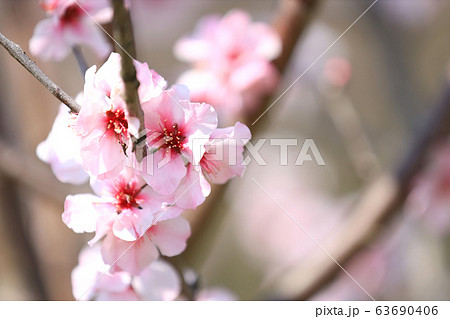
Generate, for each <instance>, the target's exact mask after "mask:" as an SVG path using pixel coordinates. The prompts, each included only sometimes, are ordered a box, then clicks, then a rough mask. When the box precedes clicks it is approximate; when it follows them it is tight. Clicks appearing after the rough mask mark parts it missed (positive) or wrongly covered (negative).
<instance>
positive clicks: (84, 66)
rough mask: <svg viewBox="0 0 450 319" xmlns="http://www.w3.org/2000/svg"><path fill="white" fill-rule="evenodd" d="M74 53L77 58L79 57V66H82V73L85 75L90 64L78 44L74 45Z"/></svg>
mask: <svg viewBox="0 0 450 319" xmlns="http://www.w3.org/2000/svg"><path fill="white" fill-rule="evenodd" d="M72 52H73V55H74V56H75V59H77V63H78V67H79V68H80V72H81V75H82V76H83V77H84V75H85V74H86V71H87V69H88V65H87V63H86V59H85V58H84V56H83V53H82V52H81V49H80V47H79V46H78V45H74V46H73V47H72Z"/></svg>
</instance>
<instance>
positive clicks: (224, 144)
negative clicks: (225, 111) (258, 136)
mask: <svg viewBox="0 0 450 319" xmlns="http://www.w3.org/2000/svg"><path fill="white" fill-rule="evenodd" d="M250 138H251V133H250V130H249V129H248V127H247V126H246V125H244V124H242V123H240V122H237V123H236V124H235V125H234V126H230V127H227V128H218V129H216V130H214V132H213V133H212V134H211V138H210V140H209V141H208V142H207V143H206V145H205V153H204V154H203V157H202V159H201V160H200V167H201V170H202V172H203V174H204V175H205V176H206V177H207V179H208V180H209V181H211V182H212V183H214V184H224V183H226V182H227V181H229V180H230V179H231V178H233V177H236V176H242V174H243V173H244V170H245V164H244V154H243V153H244V145H245V144H246V143H247V142H248V141H249V140H250Z"/></svg>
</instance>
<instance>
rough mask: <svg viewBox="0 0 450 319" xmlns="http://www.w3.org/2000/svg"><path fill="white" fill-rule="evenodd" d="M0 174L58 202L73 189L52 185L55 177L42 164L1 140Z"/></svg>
mask: <svg viewBox="0 0 450 319" xmlns="http://www.w3.org/2000/svg"><path fill="white" fill-rule="evenodd" d="M0 174H2V175H4V176H8V177H9V178H11V179H14V180H15V181H18V182H20V183H21V184H22V185H24V186H26V187H28V188H30V189H32V190H33V191H35V192H36V193H39V194H43V195H45V196H47V197H49V198H51V199H53V200H55V201H58V202H62V201H64V199H65V197H66V195H67V194H69V193H71V192H72V191H73V190H71V189H69V188H68V187H67V186H66V185H62V184H61V185H58V186H57V187H54V186H53V185H55V178H54V176H53V175H51V174H49V172H48V169H46V168H45V167H44V164H41V163H39V162H37V161H34V160H32V159H31V158H29V157H28V156H27V155H25V154H23V153H21V152H19V151H17V150H16V149H14V148H13V147H10V146H8V145H7V144H6V143H4V142H3V141H1V140H0Z"/></svg>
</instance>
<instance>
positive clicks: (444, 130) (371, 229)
mask: <svg viewBox="0 0 450 319" xmlns="http://www.w3.org/2000/svg"><path fill="white" fill-rule="evenodd" d="M425 124H426V125H425V126H424V127H423V129H422V130H421V131H420V132H419V134H418V135H417V137H416V138H415V139H414V140H413V142H412V145H411V148H410V150H409V151H408V152H407V153H406V154H405V157H404V159H403V160H402V161H401V163H400V165H399V168H398V169H397V170H396V171H395V172H394V173H392V174H388V175H385V176H382V177H380V178H379V179H378V180H376V181H375V182H374V183H372V184H371V185H370V186H369V187H368V188H367V189H366V191H365V192H364V193H363V194H362V196H361V197H360V199H359V200H358V201H357V202H356V204H355V205H354V207H353V213H352V214H351V217H350V219H349V220H348V222H347V223H346V225H345V226H343V227H342V228H341V229H339V230H338V231H337V232H336V233H334V234H332V235H331V236H330V241H329V243H330V244H329V245H325V249H326V250H327V251H328V252H330V254H331V255H332V256H333V258H334V259H335V260H336V261H337V262H338V263H339V264H340V265H345V263H346V262H347V261H348V260H349V259H350V258H351V257H352V256H354V255H355V254H356V253H357V252H359V251H360V250H361V249H363V248H364V247H365V246H366V245H367V243H368V242H370V241H371V240H372V239H373V238H374V236H375V235H376V234H378V233H379V231H380V230H381V229H382V225H383V224H384V223H385V222H386V221H387V220H388V219H389V218H391V217H392V216H393V215H394V214H395V213H396V212H397V211H398V210H399V208H400V207H401V206H402V204H403V203H404V201H405V199H406V197H407V195H408V193H409V191H410V188H411V184H412V181H413V179H414V177H415V176H416V175H417V173H418V172H420V170H421V169H422V167H423V166H424V162H425V159H426V156H427V155H428V153H429V151H430V149H431V148H432V147H433V145H435V143H436V142H438V141H440V140H441V139H443V138H445V137H446V136H447V135H448V134H449V133H450V87H448V86H447V87H446V90H445V93H444V95H443V98H442V99H441V101H440V103H439V104H438V106H437V107H436V108H435V109H434V111H433V113H432V114H431V116H430V117H429V119H428V120H427V121H426V122H425ZM339 271H340V267H339V265H337V264H336V263H335V262H334V261H333V260H332V259H331V258H330V257H329V256H328V255H326V254H324V253H323V252H322V251H320V252H318V253H317V254H315V255H314V256H313V257H312V258H310V259H308V262H307V263H305V264H303V265H300V266H298V267H296V268H293V269H290V270H288V271H284V272H283V274H282V275H281V276H280V277H279V278H277V279H275V280H273V284H272V286H271V287H270V291H275V292H276V291H281V289H283V290H284V291H285V292H286V290H285V289H286V287H287V290H288V291H287V293H288V294H289V295H290V296H295V297H294V299H296V300H305V299H308V298H310V297H312V296H313V295H314V294H315V293H317V292H318V291H320V290H321V289H322V288H323V287H324V286H325V285H326V284H328V283H329V282H330V281H331V280H332V279H333V278H334V277H335V276H336V274H337V273H339Z"/></svg>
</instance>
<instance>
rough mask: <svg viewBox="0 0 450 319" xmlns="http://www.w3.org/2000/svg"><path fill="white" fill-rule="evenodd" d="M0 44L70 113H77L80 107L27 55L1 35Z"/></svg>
mask: <svg viewBox="0 0 450 319" xmlns="http://www.w3.org/2000/svg"><path fill="white" fill-rule="evenodd" d="M0 44H1V45H2V46H3V47H4V48H5V49H6V51H8V53H9V54H10V55H11V56H12V57H13V58H14V59H16V60H17V62H19V63H20V64H22V66H23V67H24V68H25V69H27V71H28V72H30V73H31V75H33V76H34V77H35V78H36V79H37V80H38V81H39V82H41V83H42V84H43V85H44V86H45V87H46V88H47V90H49V91H50V93H52V94H53V95H54V96H55V97H56V98H57V99H58V100H60V101H61V102H62V103H64V104H65V105H67V106H68V107H69V109H70V111H71V112H72V113H78V112H80V110H81V106H80V105H79V104H78V103H77V102H75V100H74V99H72V98H71V97H70V96H69V95H68V94H67V93H66V92H64V91H63V90H62V89H61V88H60V87H59V86H58V85H56V84H55V83H54V82H53V81H52V80H50V79H49V78H48V76H46V75H45V74H44V72H42V70H41V69H39V68H38V66H37V65H36V63H34V62H33V61H32V60H31V59H30V58H29V57H28V56H27V54H26V53H25V52H24V51H23V50H22V48H21V47H20V46H19V45H18V44H16V43H14V42H13V41H11V40H9V39H8V38H7V37H5V36H4V35H3V34H1V33H0Z"/></svg>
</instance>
